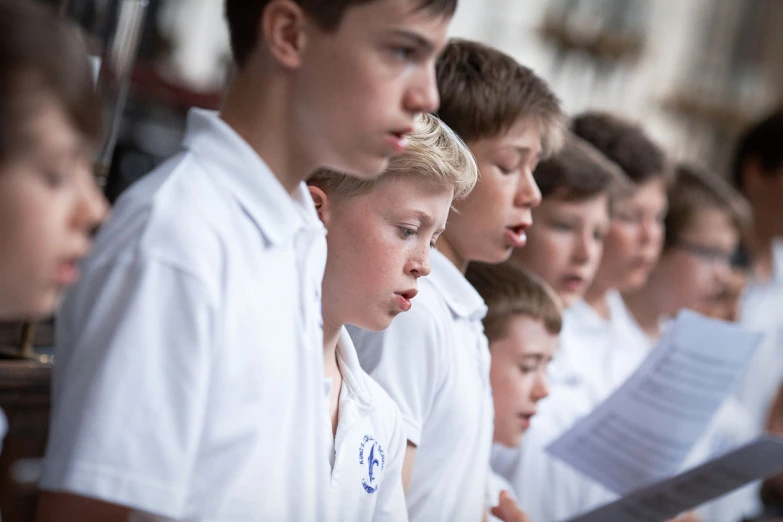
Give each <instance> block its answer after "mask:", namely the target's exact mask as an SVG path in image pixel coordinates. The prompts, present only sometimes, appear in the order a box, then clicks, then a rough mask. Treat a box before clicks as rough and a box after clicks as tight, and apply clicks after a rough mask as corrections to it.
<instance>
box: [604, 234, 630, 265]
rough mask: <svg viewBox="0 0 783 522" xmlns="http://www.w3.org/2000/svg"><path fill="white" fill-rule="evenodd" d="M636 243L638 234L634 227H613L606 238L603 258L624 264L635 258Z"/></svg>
mask: <svg viewBox="0 0 783 522" xmlns="http://www.w3.org/2000/svg"><path fill="white" fill-rule="evenodd" d="M635 242H636V234H635V229H634V227H633V226H632V225H613V226H612V230H611V232H610V233H609V234H608V235H607V236H606V242H605V243H604V253H603V257H604V258H608V259H610V260H617V261H619V262H622V261H624V260H625V259H626V258H628V257H631V256H633V254H634V251H635V248H634V245H635Z"/></svg>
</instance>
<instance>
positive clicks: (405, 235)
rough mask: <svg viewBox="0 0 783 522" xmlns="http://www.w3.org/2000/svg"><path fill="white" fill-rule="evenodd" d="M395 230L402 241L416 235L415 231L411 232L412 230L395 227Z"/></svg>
mask: <svg viewBox="0 0 783 522" xmlns="http://www.w3.org/2000/svg"><path fill="white" fill-rule="evenodd" d="M397 229H398V230H399V232H400V237H401V238H403V239H408V238H409V237H411V236H415V235H416V231H415V230H413V229H412V228H408V227H397Z"/></svg>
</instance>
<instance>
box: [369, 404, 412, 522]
mask: <svg viewBox="0 0 783 522" xmlns="http://www.w3.org/2000/svg"><path fill="white" fill-rule="evenodd" d="M392 411H393V412H394V417H395V422H394V428H393V431H392V436H391V439H390V442H389V461H388V462H389V465H388V467H387V469H386V471H385V472H384V475H383V485H382V487H381V488H379V490H378V500H377V502H376V503H375V512H374V513H373V517H372V522H406V521H407V520H408V507H407V505H406V504H405V491H404V489H403V486H402V465H403V462H404V461H405V449H406V447H407V445H408V444H407V438H406V435H405V426H404V424H403V422H404V421H403V419H402V415H400V412H399V411H398V410H397V408H394V409H393V410H392Z"/></svg>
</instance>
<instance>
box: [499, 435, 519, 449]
mask: <svg viewBox="0 0 783 522" xmlns="http://www.w3.org/2000/svg"><path fill="white" fill-rule="evenodd" d="M522 435H523V434H522V433H513V434H509V433H506V434H504V435H503V436H501V437H498V438H496V439H495V442H496V443H498V444H501V445H502V446H505V447H507V448H516V447H518V446H519V445H520V444H522Z"/></svg>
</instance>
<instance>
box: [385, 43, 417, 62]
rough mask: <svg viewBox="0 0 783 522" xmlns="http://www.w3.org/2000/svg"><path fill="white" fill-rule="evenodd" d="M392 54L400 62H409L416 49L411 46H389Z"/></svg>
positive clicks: (413, 56)
mask: <svg viewBox="0 0 783 522" xmlns="http://www.w3.org/2000/svg"><path fill="white" fill-rule="evenodd" d="M391 52H392V53H393V54H394V56H395V57H396V58H397V59H398V60H400V61H402V62H410V61H413V59H414V58H415V57H416V49H415V48H413V47H405V46H394V47H392V48H391Z"/></svg>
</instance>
